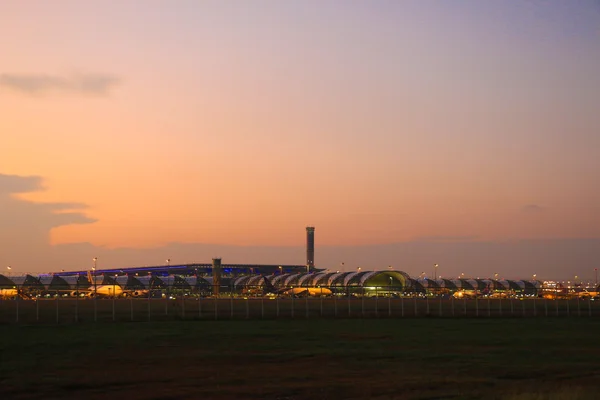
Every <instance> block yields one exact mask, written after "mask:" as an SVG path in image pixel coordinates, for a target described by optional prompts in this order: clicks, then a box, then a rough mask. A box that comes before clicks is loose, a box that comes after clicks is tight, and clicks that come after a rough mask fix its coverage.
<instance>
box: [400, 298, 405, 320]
mask: <svg viewBox="0 0 600 400" xmlns="http://www.w3.org/2000/svg"><path fill="white" fill-rule="evenodd" d="M400 309H401V313H402V314H401V315H402V317H404V292H402V297H400Z"/></svg>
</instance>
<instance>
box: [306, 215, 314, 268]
mask: <svg viewBox="0 0 600 400" xmlns="http://www.w3.org/2000/svg"><path fill="white" fill-rule="evenodd" d="M306 265H307V266H308V268H309V269H312V268H314V267H315V227H314V226H307V227H306Z"/></svg>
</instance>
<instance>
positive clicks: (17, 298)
mask: <svg viewBox="0 0 600 400" xmlns="http://www.w3.org/2000/svg"><path fill="white" fill-rule="evenodd" d="M15 307H16V312H17V316H16V318H17V324H18V323H19V292H18V291H17V297H16V298H15Z"/></svg>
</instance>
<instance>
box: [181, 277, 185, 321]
mask: <svg viewBox="0 0 600 400" xmlns="http://www.w3.org/2000/svg"><path fill="white" fill-rule="evenodd" d="M181 287H182V289H181V319H185V289H184V288H183V283H182V284H181Z"/></svg>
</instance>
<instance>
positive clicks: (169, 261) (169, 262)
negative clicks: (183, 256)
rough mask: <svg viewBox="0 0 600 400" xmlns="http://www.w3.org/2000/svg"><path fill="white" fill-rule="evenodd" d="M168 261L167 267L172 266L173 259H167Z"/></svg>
mask: <svg viewBox="0 0 600 400" xmlns="http://www.w3.org/2000/svg"><path fill="white" fill-rule="evenodd" d="M166 261H167V267H168V266H169V265H171V259H170V258H167V260H166Z"/></svg>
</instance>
